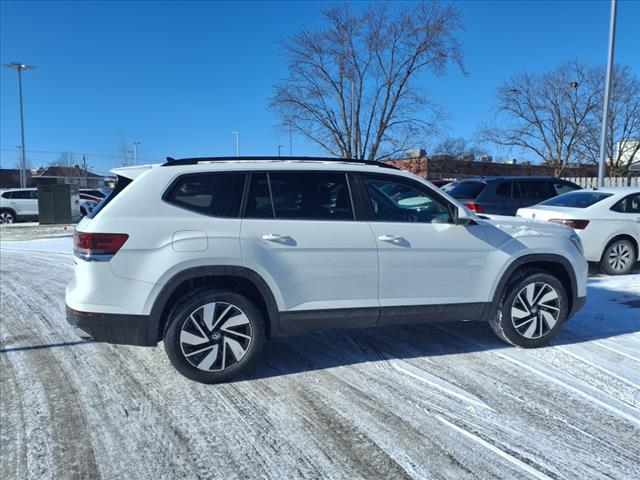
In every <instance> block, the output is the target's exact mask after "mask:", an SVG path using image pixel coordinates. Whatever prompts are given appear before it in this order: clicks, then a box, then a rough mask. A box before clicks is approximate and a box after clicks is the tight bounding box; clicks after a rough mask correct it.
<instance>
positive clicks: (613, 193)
mask: <svg viewBox="0 0 640 480" xmlns="http://www.w3.org/2000/svg"><path fill="white" fill-rule="evenodd" d="M518 216H520V217H524V218H535V219H538V220H548V221H550V222H555V223H560V224H562V225H566V226H568V227H571V228H573V229H574V230H575V231H576V233H577V234H578V235H579V236H580V238H581V239H582V243H583V245H584V256H585V258H586V259H587V260H588V261H590V262H598V263H599V264H600V268H601V269H602V271H603V272H605V273H608V274H609V275H624V274H625V273H629V271H630V270H631V269H632V268H633V266H634V264H635V262H637V261H638V255H640V248H638V246H639V245H640V189H639V188H601V189H598V190H579V191H576V192H571V193H566V194H564V195H560V196H559V197H555V198H552V199H550V200H547V201H546V202H542V203H541V204H539V205H535V206H534V207H530V208H521V209H520V210H518Z"/></svg>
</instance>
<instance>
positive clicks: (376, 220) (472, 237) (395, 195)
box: [358, 174, 490, 324]
mask: <svg viewBox="0 0 640 480" xmlns="http://www.w3.org/2000/svg"><path fill="white" fill-rule="evenodd" d="M358 179H359V184H358V185H359V188H360V191H361V192H362V195H363V203H365V204H366V207H367V209H368V214H367V217H368V218H369V220H370V225H371V229H372V231H373V233H374V235H375V238H376V243H377V246H378V258H379V265H380V285H379V298H380V306H381V307H382V317H381V320H380V322H381V324H392V323H410V322H421V321H424V319H425V314H428V313H435V314H436V316H438V317H439V318H440V319H451V318H448V317H447V313H448V312H449V313H451V312H453V311H454V310H456V309H457V311H458V313H459V314H460V316H455V318H456V319H458V320H463V319H465V311H464V308H465V306H468V307H469V308H470V309H476V310H475V312H470V313H472V314H473V315H476V314H477V313H479V311H478V309H481V308H482V305H476V304H482V303H483V302H486V301H487V298H488V288H489V287H488V285H489V283H490V282H489V281H488V280H489V279H488V275H489V270H490V265H489V253H490V247H489V244H488V243H487V241H486V236H485V232H484V230H483V228H482V227H481V226H480V225H477V224H469V225H456V224H455V223H454V222H453V208H454V206H453V205H451V204H449V202H448V201H447V200H446V199H445V198H444V197H442V196H440V195H439V194H438V193H437V192H436V191H435V190H432V189H431V188H429V187H428V186H427V185H424V184H422V183H421V182H419V181H416V180H412V179H409V178H403V177H400V176H397V175H385V174H360V175H359V176H358ZM399 307H401V308H399ZM413 307H429V308H424V309H421V308H413ZM450 307H454V309H453V310H451V308H450ZM466 313H469V312H466Z"/></svg>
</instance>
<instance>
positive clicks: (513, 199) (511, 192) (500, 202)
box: [495, 182, 520, 215]
mask: <svg viewBox="0 0 640 480" xmlns="http://www.w3.org/2000/svg"><path fill="white" fill-rule="evenodd" d="M519 196H520V191H519V190H518V184H517V183H516V182H500V183H499V184H498V185H497V186H496V193H495V201H496V213H498V214H499V215H515V214H516V212H517V211H518V205H519Z"/></svg>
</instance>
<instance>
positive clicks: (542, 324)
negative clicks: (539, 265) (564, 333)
mask: <svg viewBox="0 0 640 480" xmlns="http://www.w3.org/2000/svg"><path fill="white" fill-rule="evenodd" d="M531 285H533V286H534V290H533V292H534V293H533V294H532V295H531V297H529V291H528V290H525V289H526V288H527V287H529V288H530V286H531ZM554 297H555V298H554ZM530 298H532V300H533V301H532V302H529V299H530ZM547 298H548V299H549V300H546V299H547ZM543 299H544V300H545V302H544V303H542V302H540V300H543ZM536 300H537V301H538V303H536ZM545 312H546V313H545ZM568 313H569V297H568V295H567V291H566V289H565V288H564V285H563V284H562V282H561V281H560V280H559V279H558V278H557V277H555V276H554V275H552V274H550V273H547V272H544V271H541V270H538V269H531V268H524V269H522V270H520V271H518V272H516V274H515V275H514V276H513V277H512V278H511V279H510V280H509V282H508V283H507V285H506V287H505V288H504V291H503V294H502V299H501V301H500V304H499V306H498V309H497V311H496V312H495V315H492V316H491V317H490V318H489V324H490V325H491V328H492V329H493V331H494V332H495V333H496V335H498V337H500V338H501V339H502V340H504V341H505V342H507V343H510V344H511V345H515V346H517V347H524V348H536V347H542V346H544V345H546V344H548V343H549V342H550V341H551V340H552V339H553V338H554V337H555V336H556V335H557V334H558V332H559V331H560V329H561V328H562V325H563V324H564V322H565V320H566V319H567V315H568ZM549 315H551V317H550V316H549ZM532 329H533V332H532V331H531V330H532Z"/></svg>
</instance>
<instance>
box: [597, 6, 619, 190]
mask: <svg viewBox="0 0 640 480" xmlns="http://www.w3.org/2000/svg"><path fill="white" fill-rule="evenodd" d="M617 8H618V3H617V0H611V18H610V20H609V56H608V59H607V76H606V79H605V86H604V109H603V111H602V129H601V132H600V163H599V165H598V186H599V187H604V174H605V171H606V166H605V157H606V143H607V124H608V123H609V121H608V120H609V99H610V97H611V74H612V70H613V50H614V48H615V41H616V13H617ZM611 134H612V135H613V132H611Z"/></svg>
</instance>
